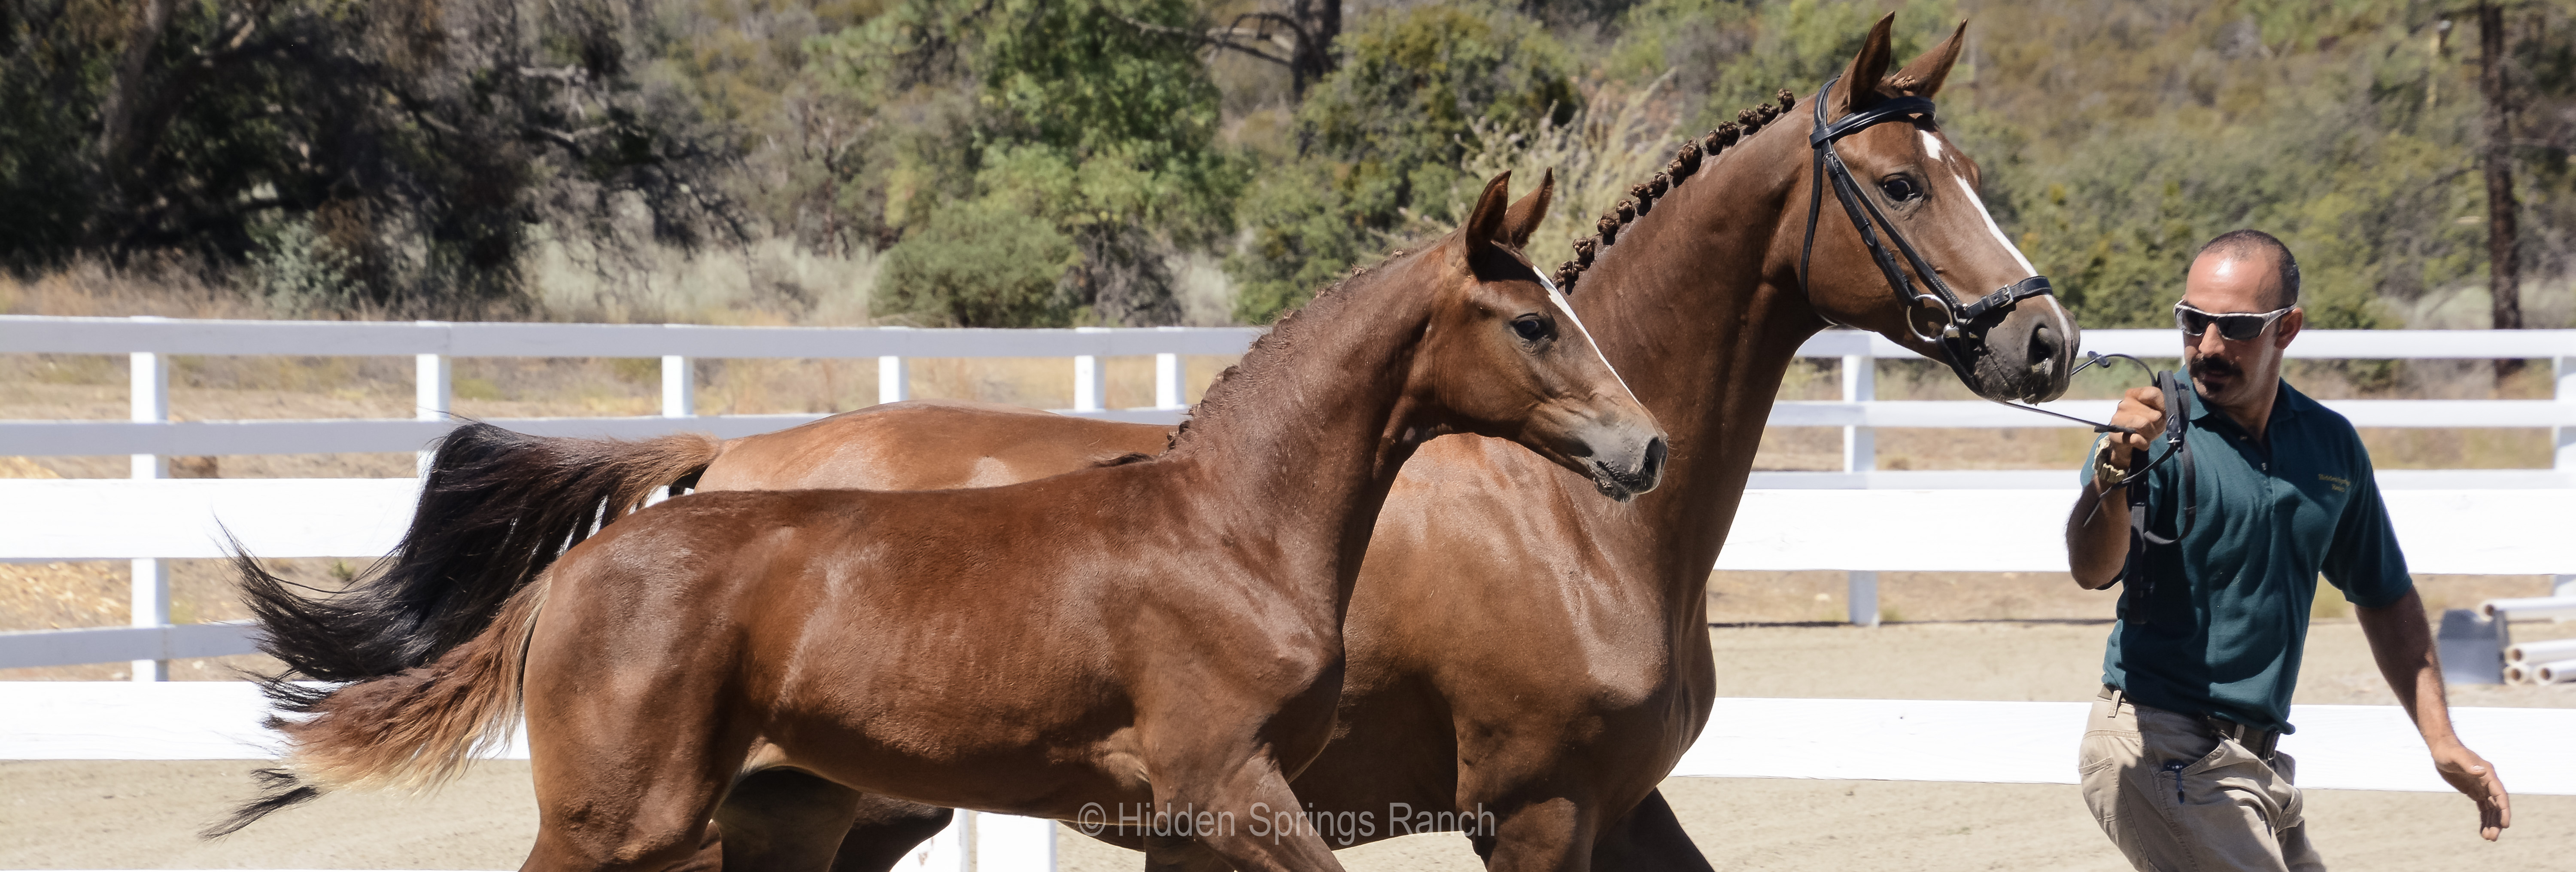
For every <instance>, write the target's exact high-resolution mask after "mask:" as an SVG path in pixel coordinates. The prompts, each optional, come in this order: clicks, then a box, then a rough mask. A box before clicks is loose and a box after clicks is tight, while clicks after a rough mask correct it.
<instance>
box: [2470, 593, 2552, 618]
mask: <svg viewBox="0 0 2576 872" xmlns="http://www.w3.org/2000/svg"><path fill="white" fill-rule="evenodd" d="M2478 614H2481V615H2485V616H2487V617H2490V618H2492V617H2497V616H2499V615H2501V616H2503V617H2505V618H2507V619H2509V620H2516V621H2535V620H2540V619H2543V618H2576V597H2563V596H2535V597H2522V598H2519V599H2491V600H2487V601H2486V602H2482V603H2479V604H2478Z"/></svg>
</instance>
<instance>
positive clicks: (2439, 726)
mask: <svg viewBox="0 0 2576 872" xmlns="http://www.w3.org/2000/svg"><path fill="white" fill-rule="evenodd" d="M2353 615H2354V617H2356V618H2358V619H2360V621H2361V633H2362V636H2363V637H2365V638H2367V639H2369V640H2370V654H2371V658H2372V659H2374V660H2377V661H2378V662H2379V674H2380V677H2382V678H2386V679H2388V689H2389V690H2391V691H2394V692H2395V693H2396V694H2397V704H2398V705H2399V706H2402V707H2404V708H2405V709H2406V716H2407V717H2408V718H2411V719H2413V720H2414V721H2415V729H2416V731H2417V732H2421V733H2423V734H2424V743H2425V744H2427V745H2441V744H2445V743H2448V744H2458V742H2459V737H2458V736H2457V735H2456V734H2454V733H2452V732H2451V706H2450V701H2449V700H2448V699H2447V698H2446V697H2447V694H2445V693H2444V691H2443V688H2442V661H2441V657H2440V655H2438V654H2436V653H2434V650H2433V632H2432V629H2431V627H2430V626H2428V625H2427V624H2426V623H2425V620H2424V598H2423V597H2421V596H2419V595H2417V594H2416V593H2415V592H2414V591H2407V592H2406V596H2405V598H2403V599H2400V600H2398V601H2396V602H2394V603H2390V604H2388V605H2385V606H2381V607H2378V608H2356V609H2354V610H2353Z"/></svg>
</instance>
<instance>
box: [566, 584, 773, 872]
mask: <svg viewBox="0 0 2576 872" xmlns="http://www.w3.org/2000/svg"><path fill="white" fill-rule="evenodd" d="M565 635H569V634H565ZM549 638H550V636H549V634H547V633H543V632H540V633H538V634H537V641H536V645H535V648H536V650H535V651H533V652H532V656H531V657H530V663H529V668H528V673H527V679H526V681H527V696H526V698H527V701H528V705H527V719H528V757H529V762H530V763H531V764H532V765H531V766H530V769H531V772H532V774H533V775H534V776H535V781H536V788H537V844H536V847H535V849H534V850H531V851H530V852H529V853H528V860H527V863H526V864H525V865H523V866H522V867H521V868H522V869H523V870H525V872H600V870H650V872H659V870H667V869H678V868H699V867H702V868H709V869H712V868H715V867H716V866H717V865H718V864H719V863H720V854H719V851H720V849H719V846H718V838H717V832H716V830H715V829H714V828H713V827H712V826H711V824H710V821H711V819H712V818H713V816H714V814H715V810H716V805H717V803H719V802H720V801H722V800H723V799H724V795H725V791H726V789H727V788H728V787H729V786H731V785H732V783H733V780H734V775H735V774H736V773H737V772H739V771H740V770H741V767H742V764H743V759H744V757H745V756H746V755H747V753H748V752H749V750H750V748H751V742H752V739H753V738H754V736H755V735H756V734H757V729H756V728H755V726H754V725H753V724H752V723H751V719H750V718H749V717H748V716H747V715H745V714H744V713H741V712H740V711H738V710H737V709H735V708H734V707H733V706H731V705H730V704H728V703H727V702H726V701H725V700H726V696H727V695H726V694H725V693H724V692H723V682H724V681H725V679H724V677H723V676H724V674H725V673H726V670H722V669H712V670H711V669H705V668H704V667H699V666H694V665H692V664H684V663H680V662H673V660H672V659H666V658H662V657H652V656H645V657H638V658H636V660H635V661H633V662H627V663H620V664H618V665H615V666H599V665H595V663H596V661H591V660H587V659H585V658H578V657H568V656H565V652H562V651H559V650H558V651H552V652H550V651H548V650H546V649H548V648H551V647H555V646H553V645H550V644H548V642H549Z"/></svg>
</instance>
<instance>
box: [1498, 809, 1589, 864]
mask: <svg viewBox="0 0 2576 872" xmlns="http://www.w3.org/2000/svg"><path fill="white" fill-rule="evenodd" d="M1490 813H1491V814H1492V815H1493V817H1492V818H1490V819H1488V818H1483V817H1471V818H1469V819H1468V825H1467V839H1468V841H1469V843H1470V844H1473V845H1474V846H1475V848H1476V855H1477V856H1479V857H1483V858H1484V859H1485V869H1486V870H1487V872H1583V870H1586V869H1590V868H1592V845H1593V841H1594V835H1595V830H1596V829H1597V827H1598V824H1597V818H1596V817H1595V813H1594V812H1593V811H1592V810H1591V809H1589V808H1586V807H1585V806H1584V805H1582V804H1580V803H1577V802H1575V801H1574V800H1572V799H1570V798H1567V797H1562V796H1557V797H1549V798H1546V799H1540V800H1535V801H1531V802H1524V803H1516V804H1514V805H1512V806H1510V807H1508V808H1505V809H1502V810H1499V811H1490Z"/></svg>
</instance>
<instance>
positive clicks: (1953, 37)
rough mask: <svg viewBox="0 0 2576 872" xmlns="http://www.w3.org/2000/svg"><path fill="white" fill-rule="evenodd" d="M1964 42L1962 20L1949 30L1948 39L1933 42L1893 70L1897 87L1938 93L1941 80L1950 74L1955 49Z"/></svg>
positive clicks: (1917, 93)
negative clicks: (1907, 62) (1934, 43)
mask: <svg viewBox="0 0 2576 872" xmlns="http://www.w3.org/2000/svg"><path fill="white" fill-rule="evenodd" d="M1967 45H1968V23H1967V22H1965V21H1962V22H1959V29H1957V30H1953V31H1950V38H1949V39H1945V40H1942V41H1941V44H1940V45H1936V46H1933V47H1932V50H1931V51H1927V52H1924V53H1923V56H1922V57H1919V58H1915V59H1914V62H1913V63H1910V64H1906V65H1905V69H1902V70H1898V71H1896V87H1897V89H1898V90H1901V91H1904V92H1906V93H1908V94H1912V95H1914V96H1917V97H1923V98H1926V99H1929V98H1930V97H1931V96H1932V95H1934V94H1937V93H1940V92H1941V82H1942V81H1943V80H1945V79H1948V78H1950V65H1951V64H1955V63H1958V62H1959V50H1960V49H1963V48H1966V47H1967Z"/></svg>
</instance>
